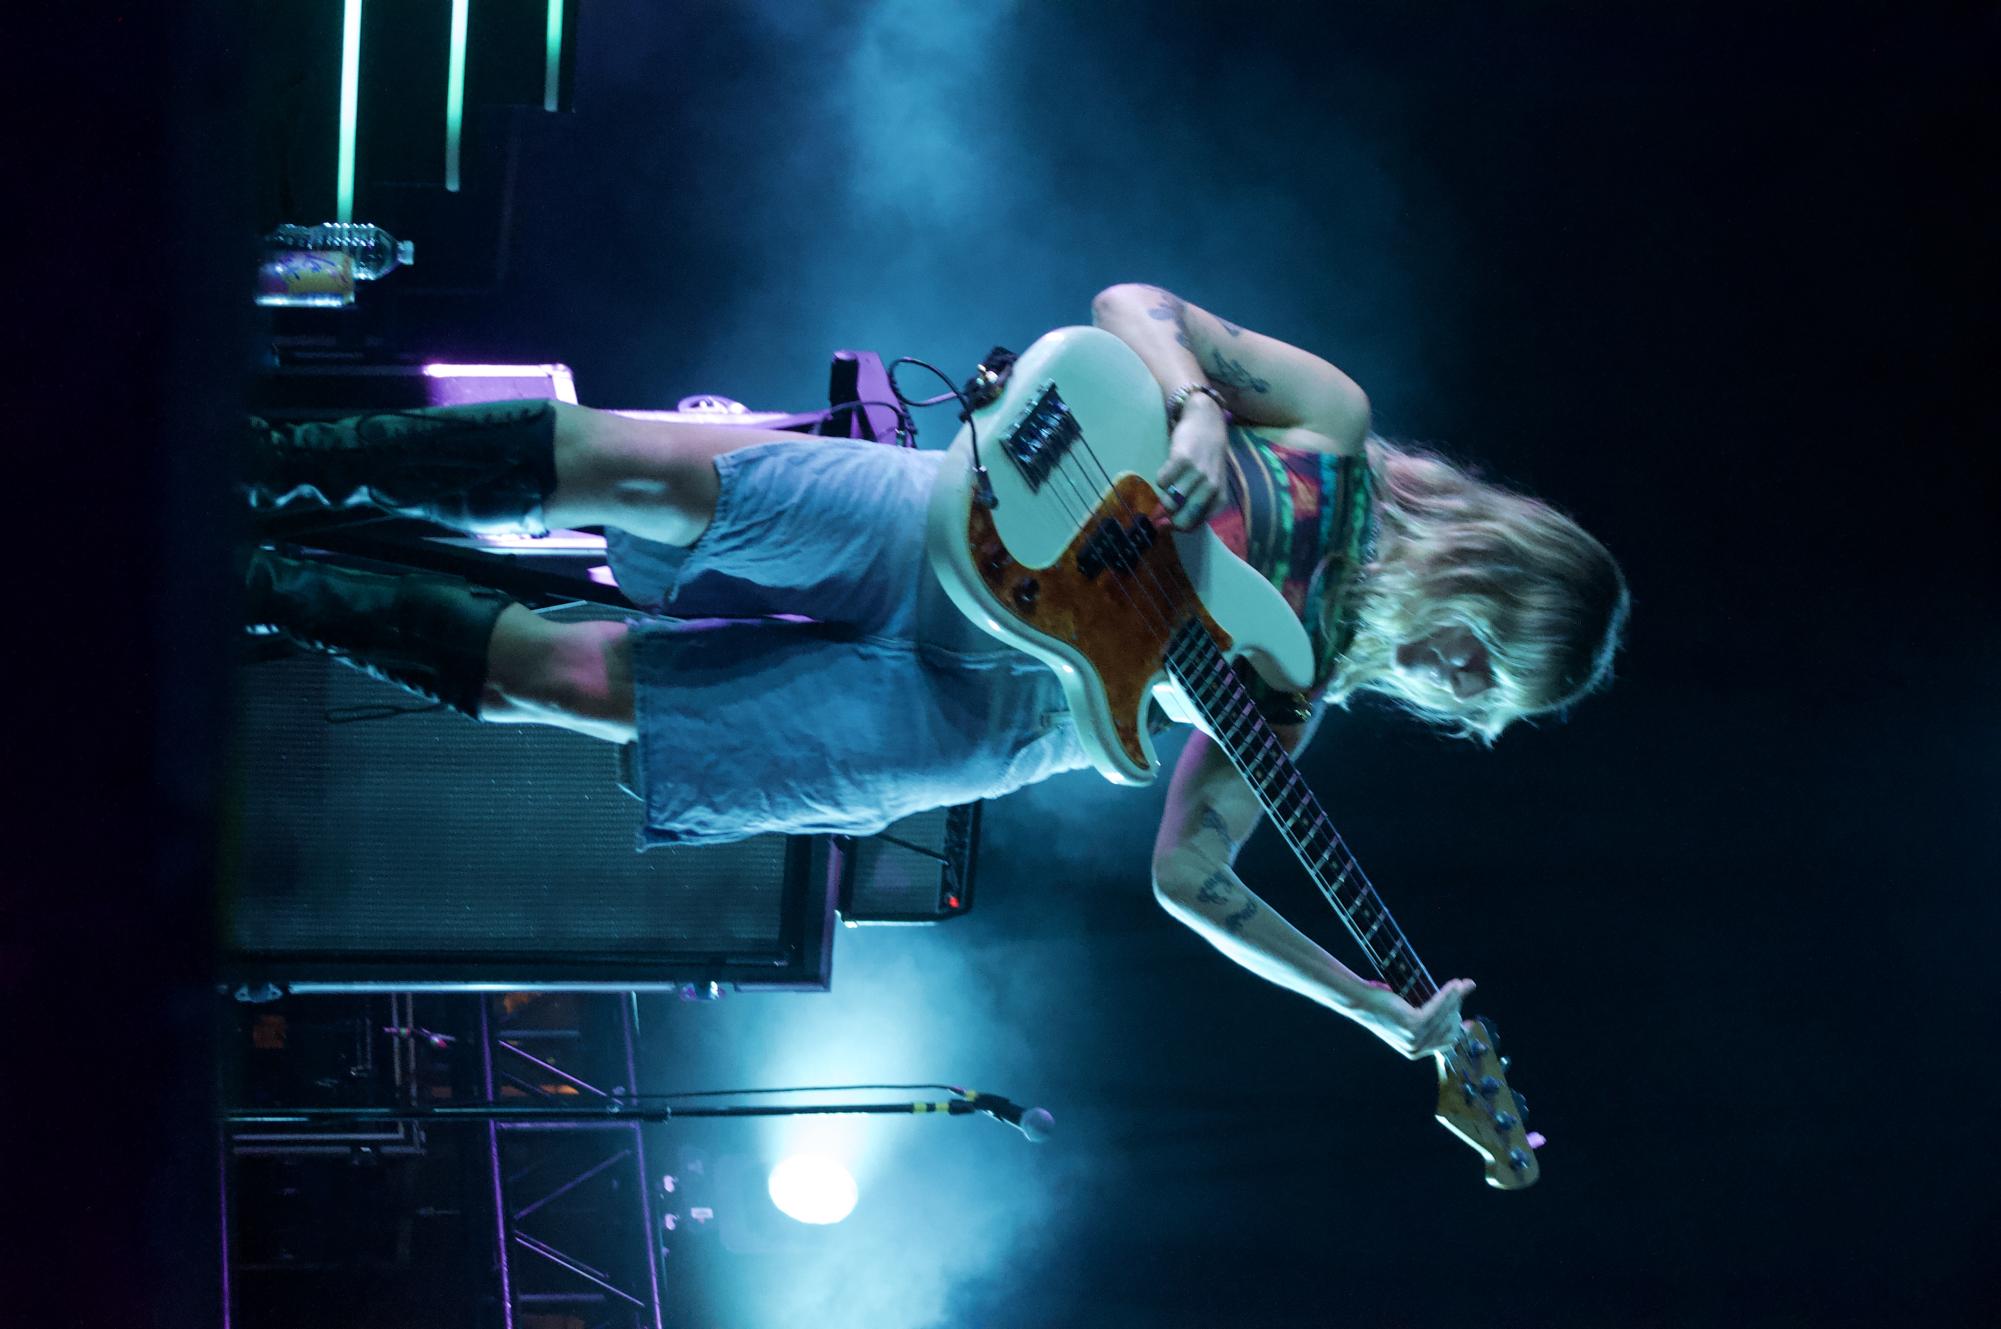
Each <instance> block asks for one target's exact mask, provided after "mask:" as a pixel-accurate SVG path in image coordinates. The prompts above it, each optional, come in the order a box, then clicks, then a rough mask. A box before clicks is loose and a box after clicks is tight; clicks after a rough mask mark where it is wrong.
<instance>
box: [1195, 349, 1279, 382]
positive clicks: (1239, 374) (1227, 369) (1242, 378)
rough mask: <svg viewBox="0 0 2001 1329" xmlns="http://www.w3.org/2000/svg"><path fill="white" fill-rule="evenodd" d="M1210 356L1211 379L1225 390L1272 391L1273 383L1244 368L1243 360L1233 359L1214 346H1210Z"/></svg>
mask: <svg viewBox="0 0 2001 1329" xmlns="http://www.w3.org/2000/svg"><path fill="white" fill-rule="evenodd" d="M1209 357H1210V360H1211V362H1212V363H1211V364H1210V367H1209V380H1210V382H1212V383H1214V384H1216V386H1217V387H1220V388H1222V389H1223V390H1224V391H1226V392H1246V391H1248V392H1257V393H1264V392H1269V391H1271V384H1270V383H1269V382H1267V381H1266V380H1264V379H1261V378H1259V377H1258V376H1257V375H1256V374H1253V373H1252V372H1251V371H1250V370H1248V369H1246V368H1244V364H1243V361H1241V360H1232V359H1231V358H1230V357H1229V356H1227V355H1224V354H1223V353H1222V352H1221V351H1219V350H1217V349H1216V348H1215V347H1213V346H1212V347H1210V348H1209Z"/></svg>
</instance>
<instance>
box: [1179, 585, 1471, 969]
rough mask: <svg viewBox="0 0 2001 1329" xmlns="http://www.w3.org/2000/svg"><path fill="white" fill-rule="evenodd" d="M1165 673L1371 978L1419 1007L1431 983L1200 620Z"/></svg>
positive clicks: (1185, 632) (1186, 628)
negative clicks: (1355, 945) (1370, 969)
mask: <svg viewBox="0 0 2001 1329" xmlns="http://www.w3.org/2000/svg"><path fill="white" fill-rule="evenodd" d="M1167 666H1168V669H1169V671H1170V672H1171V673H1172V674H1173V675H1174V677H1175V679H1176V680H1177V681H1178V682H1179V683H1180V684H1181V688H1182V690H1183V691H1184V692H1185V693H1187V694H1188V698H1189V700H1190V701H1192V702H1194V703H1195V706H1196V707H1197V709H1199V710H1200V711H1201V712H1202V716H1203V718H1204V719H1206V720H1207V721H1208V722H1209V728H1210V731H1211V732H1212V733H1214V734H1215V736H1216V740H1217V741H1218V742H1219V743H1220V744H1222V747H1223V750H1224V751H1225V752H1227V753H1228V754H1229V756H1230V760H1231V762H1232V763H1234V764H1235V766H1236V768H1237V770H1238V771H1239V772H1241V773H1242V775H1243V777H1244V779H1245V780H1246V781H1247V782H1248V783H1249V784H1250V786H1251V788H1252V789H1253V790H1254V791H1255V792H1256V793H1257V796H1258V801H1259V802H1260V803H1262V804H1263V805H1264V810H1265V813H1266V815H1268V816H1269V817H1270V818H1271V819H1272V822H1273V824H1274V825H1276V826H1277V827H1278V829H1279V833H1280V834H1281V835H1283V836H1284V837H1285V840H1286V843H1287V844H1289V845H1291V846H1292V852H1293V853H1294V854H1296V855H1298V857H1299V861H1300V864H1301V865H1302V866H1304V867H1305V869H1306V872H1307V875H1308V876H1310V877H1311V878H1312V879H1313V884H1314V885H1315V886H1317V887H1319V888H1320V893H1321V894H1322V895H1324V896H1326V897H1327V902H1328V903H1329V904H1331V905H1333V906H1334V912H1335V913H1337V914H1339V915H1340V916H1341V921H1342V922H1343V923H1345V924H1347V927H1348V931H1349V932H1351V933H1353V934H1354V936H1355V940H1356V941H1358V942H1360V943H1361V946H1362V953H1363V954H1364V955H1366V956H1367V957H1368V959H1369V963H1370V964H1371V965H1373V966H1374V967H1375V970H1376V973H1377V975H1378V976H1379V977H1380V978H1381V979H1382V981H1383V982H1385V983H1387V984H1389V985H1390V987H1391V988H1392V989H1393V990H1395V992H1396V994H1397V995H1398V996H1400V997H1402V998H1403V999H1404V1000H1405V1001H1407V1002H1409V1003H1410V1004H1411V1005H1413V1006H1420V1005H1423V1004H1424V1002H1425V1001H1426V1000H1428V999H1429V998H1430V997H1431V995H1432V994H1433V993H1434V992H1436V991H1437V990H1438V986H1437V984H1435V983H1433V982H1432V980H1431V975H1430V974H1429V973H1428V972H1426V970H1425V967H1424V964H1423V962H1422V961H1420V960H1419V959H1418V958H1417V953H1416V952H1415V951H1413V950H1412V949H1411V946H1410V942H1409V940H1408V939H1407V938H1405V936H1404V934H1403V930H1402V929H1401V928H1399V927H1398V926H1397V925H1396V920H1395V919H1393V918H1391V917H1390V911H1389V908H1388V907H1387V906H1386V905H1384V904H1383V901H1382V897H1381V896H1379V895H1377V894H1376V889H1375V887H1373V886H1371V885H1370V884H1369V879H1368V878H1367V877H1366V876H1364V875H1363V873H1362V867H1361V864H1359V863H1357V862H1356V861H1355V856H1354V855H1353V854H1351V853H1350V852H1348V846H1347V845H1346V844H1344V843H1342V841H1341V837H1340V835H1339V834H1338V833H1337V832H1336V831H1335V829H1334V823H1333V822H1332V821H1330V820H1329V819H1328V816H1327V814H1326V812H1324V811H1323V810H1322V809H1321V807H1320V800H1319V799H1317V798H1315V797H1314V796H1313V790H1312V789H1311V788H1310V787H1308V785H1307V783H1306V781H1305V779H1304V778H1302V777H1301V776H1300V774H1299V768H1298V767H1296V766H1294V765H1293V763H1292V756H1291V754H1290V753H1288V752H1287V751H1286V750H1285V744H1283V743H1281V742H1280V741H1279V738H1278V735H1277V734H1275V733H1273V732H1272V728H1271V726H1270V725H1269V724H1268V723H1266V721H1265V718H1264V717H1263V716H1262V715H1260V714H1258V711H1257V707H1256V705H1255V703H1253V702H1252V700H1251V696H1250V692H1249V690H1248V689H1246V688H1245V687H1244V682H1243V680H1242V679H1241V678H1239V677H1238V676H1237V673H1236V671H1235V670H1234V669H1232V668H1231V667H1230V663H1229V661H1228V660H1227V659H1225V658H1224V656H1223V652H1222V650H1221V649H1220V648H1219V647H1218V646H1217V645H1216V639H1215V638H1214V637H1212V636H1210V635H1209V630H1208V629H1207V628H1206V627H1205V626H1203V624H1202V622H1201V620H1199V619H1189V620H1187V621H1186V622H1184V623H1183V624H1182V625H1181V627H1180V629H1179V630H1178V631H1176V633H1175V634H1174V637H1173V639H1172V640H1170V641H1169V643H1168V647H1167Z"/></svg>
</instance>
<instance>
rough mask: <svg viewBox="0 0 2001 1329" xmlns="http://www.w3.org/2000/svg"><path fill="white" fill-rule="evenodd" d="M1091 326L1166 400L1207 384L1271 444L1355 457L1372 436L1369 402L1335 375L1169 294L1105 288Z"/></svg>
mask: <svg viewBox="0 0 2001 1329" xmlns="http://www.w3.org/2000/svg"><path fill="white" fill-rule="evenodd" d="M1091 321H1092V322H1093V323H1094V324H1096V325H1097V326H1098V327H1100V328H1103V329H1104V330H1105V331H1107V332H1109V333H1111V334H1113V335H1114V336H1116V337H1117V338H1119V340H1121V341H1123V342H1125V343H1126V345H1128V346H1130V347H1132V348H1133V350H1134V351H1136V352H1137V353H1138V354H1139V358H1140V359H1141V360H1142V361H1144V362H1145V363H1146V367H1147V369H1148V370H1149V371H1150V372H1151V373H1152V374H1153V376H1154V378H1155V379H1156V380H1157V381H1158V382H1159V383H1160V385H1161V391H1162V394H1163V395H1164V394H1166V393H1168V392H1172V391H1173V390H1174V389H1176V388H1178V387H1180V386H1181V385H1182V384H1183V383H1190V382H1194V383H1202V382H1207V383H1208V384H1210V385H1211V386H1212V387H1214V388H1215V389H1216V390H1217V391H1219V392H1221V393H1222V394H1223V397H1224V399H1225V400H1226V401H1228V402H1229V404H1230V414H1231V415H1232V416H1233V417H1235V419H1236V420H1237V421H1238V423H1240V424H1247V425H1263V426H1267V427H1268V428H1267V429H1266V431H1265V433H1266V436H1267V438H1268V440H1269V441H1270V442H1273V443H1277V444H1279V445H1281V446H1283V447H1289V448H1295V449H1298V450H1301V451H1309V452H1352V451H1354V450H1355V449H1358V448H1360V447H1361V446H1362V440H1363V438H1364V437H1365V436H1367V434H1368V432H1369V399H1368V397H1367V396H1365V395H1364V394H1363V392H1362V389H1361V388H1359V387H1357V386H1356V384H1355V381H1354V380H1353V379H1351V378H1349V377H1348V376H1347V375H1346V374H1344V373H1342V372H1341V371H1340V370H1339V369H1336V368H1335V367H1334V366H1333V365H1331V364H1329V363H1327V361H1325V360H1323V359H1321V358H1320V357H1319V356H1317V355H1312V354H1309V353H1308V352H1306V351H1302V350H1300V349H1299V348H1298V347H1296V346H1288V345H1287V344H1286V343H1284V342H1282V341H1278V340H1276V339H1275V338H1271V337H1266V336H1263V335H1262V334H1259V333H1256V332H1252V331H1251V330H1250V329H1248V328H1243V327H1239V326H1238V325H1237V324H1235V323H1232V322H1230V321H1229V320H1228V319H1223V318H1218V317H1216V315H1214V314H1211V313H1209V312H1208V311H1207V310H1205V309H1200V308H1197V307H1196V306H1195V305H1192V304H1190V303H1188V302H1187V301H1186V300H1183V299H1182V298H1181V297H1180V296H1178V295H1175V294H1174V293H1173V292H1171V291H1165V290H1162V289H1161V288H1160V287H1158V286H1148V285H1145V284H1143V283H1139V282H1124V283H1121V284H1119V285H1117V286H1108V287H1106V288H1105V289H1104V290H1102V291H1100V292H1098V294H1097V296H1096V297H1095V298H1094V299H1093V300H1092V301H1091ZM1194 400H1195V399H1194V398H1191V399H1190V404H1191V405H1192V404H1193V402H1194Z"/></svg>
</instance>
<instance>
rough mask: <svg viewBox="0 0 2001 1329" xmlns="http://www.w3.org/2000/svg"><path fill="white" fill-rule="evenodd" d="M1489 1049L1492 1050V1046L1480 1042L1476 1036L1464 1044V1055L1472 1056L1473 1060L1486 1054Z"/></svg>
mask: <svg viewBox="0 0 2001 1329" xmlns="http://www.w3.org/2000/svg"><path fill="white" fill-rule="evenodd" d="M1491 1051H1493V1049H1492V1048H1490V1047H1488V1046H1487V1045H1486V1044H1485V1043H1482V1042H1481V1041H1480V1040H1479V1039H1477V1038H1476V1039H1473V1040H1472V1041H1471V1042H1469V1043H1468V1044H1467V1045H1466V1055H1467V1056H1469V1057H1471V1058H1473V1060H1475V1061H1478V1060H1480V1058H1482V1057H1484V1056H1486V1055H1487V1054H1488V1053H1489V1052H1491Z"/></svg>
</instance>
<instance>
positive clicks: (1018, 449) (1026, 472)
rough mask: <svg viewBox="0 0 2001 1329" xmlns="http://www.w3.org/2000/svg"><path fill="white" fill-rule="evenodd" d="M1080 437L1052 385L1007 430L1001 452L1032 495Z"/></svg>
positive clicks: (1075, 420)
mask: <svg viewBox="0 0 2001 1329" xmlns="http://www.w3.org/2000/svg"><path fill="white" fill-rule="evenodd" d="M1079 437H1080V435H1079V432H1078V429H1077V417H1076V416H1074V415H1072V414H1070V407H1069V406H1068V404H1066V403H1065V402H1064V400H1063V398H1062V395H1061V394H1059V393H1058V392H1057V391H1056V385H1055V384H1054V383H1051V384H1049V385H1047V386H1046V387H1044V388H1043V389H1042V392H1041V393H1040V394H1039V395H1038V396H1037V397H1036V399H1035V403H1034V404H1033V405H1032V406H1030V407H1029V408H1028V409H1027V410H1026V411H1024V412H1022V416H1021V418H1020V419H1019V420H1017V421H1015V423H1014V425H1013V426H1012V427H1011V428H1010V429H1009V430H1008V432H1007V437H1006V438H1004V439H1002V440H1001V451H1003V452H1005V453H1006V454H1007V455H1008V456H1009V457H1010V458H1012V459H1013V461H1014V464H1015V465H1016V466H1018V467H1020V468H1021V473H1022V476H1023V477H1024V478H1025V479H1027V481H1028V489H1029V492H1030V493H1035V492H1037V491H1039V490H1040V489H1041V488H1042V485H1043V482H1044V481H1046V480H1047V479H1048V478H1049V473H1050V472H1051V471H1052V470H1054V469H1056V467H1057V465H1058V464H1059V463H1060V462H1061V461H1062V460H1063V458H1064V456H1065V455H1067V454H1068V453H1069V451H1070V448H1071V445H1072V444H1074V443H1075V442H1076V441H1077V439H1078V438H1079Z"/></svg>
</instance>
